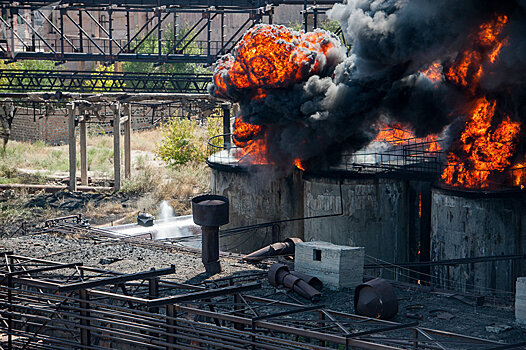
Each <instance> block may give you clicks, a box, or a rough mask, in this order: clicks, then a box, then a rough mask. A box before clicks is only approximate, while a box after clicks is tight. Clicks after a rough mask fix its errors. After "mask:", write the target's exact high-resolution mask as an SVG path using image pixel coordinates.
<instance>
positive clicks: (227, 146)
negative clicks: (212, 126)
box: [221, 102, 232, 150]
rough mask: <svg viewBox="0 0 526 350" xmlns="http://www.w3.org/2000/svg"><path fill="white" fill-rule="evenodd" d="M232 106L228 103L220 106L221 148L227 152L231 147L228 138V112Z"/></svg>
mask: <svg viewBox="0 0 526 350" xmlns="http://www.w3.org/2000/svg"><path fill="white" fill-rule="evenodd" d="M231 108H232V104H231V103H230V102H225V103H222V104H221V109H223V135H224V136H223V146H224V148H225V149H227V150H229V149H230V148H231V146H232V140H231V138H230V134H231V130H230V110H231Z"/></svg>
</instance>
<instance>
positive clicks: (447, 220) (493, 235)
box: [431, 188, 526, 295]
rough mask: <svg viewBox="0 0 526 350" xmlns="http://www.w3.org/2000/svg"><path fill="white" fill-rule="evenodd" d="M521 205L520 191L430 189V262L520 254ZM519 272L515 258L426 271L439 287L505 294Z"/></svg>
mask: <svg viewBox="0 0 526 350" xmlns="http://www.w3.org/2000/svg"><path fill="white" fill-rule="evenodd" d="M525 204H526V203H525V195H524V194H523V193H522V192H516V191H513V192H487V191H485V192H483V191H467V190H466V191H463V190H457V189H445V188H434V189H433V190H432V209H431V213H432V214H431V259H432V261H439V260H450V259H458V258H474V257H490V256H500V255H514V254H524V252H526V249H525V248H526V246H525V244H526V216H525V215H526V206H525ZM521 265H522V266H521ZM525 271H526V270H525V264H524V263H522V264H521V263H520V261H518V260H502V261H491V262H484V263H470V264H462V265H452V266H434V267H433V270H432V272H433V274H434V275H435V276H437V279H438V283H439V285H440V286H442V287H444V288H447V289H453V290H460V291H468V292H475V293H480V294H502V293H503V294H506V295H509V293H510V292H513V291H514V289H515V288H514V287H515V280H516V278H517V277H518V276H520V275H521V273H524V272H525Z"/></svg>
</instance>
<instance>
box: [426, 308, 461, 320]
mask: <svg viewBox="0 0 526 350" xmlns="http://www.w3.org/2000/svg"><path fill="white" fill-rule="evenodd" d="M429 314H430V315H435V316H436V317H437V318H439V319H441V320H446V321H449V320H451V319H452V318H454V317H455V315H453V314H452V313H450V312H449V311H447V310H442V309H435V310H431V311H429Z"/></svg>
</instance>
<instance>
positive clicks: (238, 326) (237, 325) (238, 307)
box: [234, 293, 245, 331]
mask: <svg viewBox="0 0 526 350" xmlns="http://www.w3.org/2000/svg"><path fill="white" fill-rule="evenodd" d="M242 303H243V300H242V299H241V296H240V295H239V293H236V294H234V310H242V309H243V306H242V305H241V304H242ZM234 315H235V316H240V317H244V316H245V315H244V312H242V311H234ZM234 328H235V329H238V330H240V331H242V330H243V329H244V328H245V326H244V325H243V324H242V323H234Z"/></svg>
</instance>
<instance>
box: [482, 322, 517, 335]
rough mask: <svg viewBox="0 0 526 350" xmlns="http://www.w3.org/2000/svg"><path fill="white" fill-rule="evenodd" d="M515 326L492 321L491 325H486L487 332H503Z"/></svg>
mask: <svg viewBox="0 0 526 350" xmlns="http://www.w3.org/2000/svg"><path fill="white" fill-rule="evenodd" d="M512 328H513V327H512V326H510V325H507V324H495V323H492V324H490V325H489V326H486V332H489V333H495V334H501V333H503V332H506V331H509V330H510V329H512Z"/></svg>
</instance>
